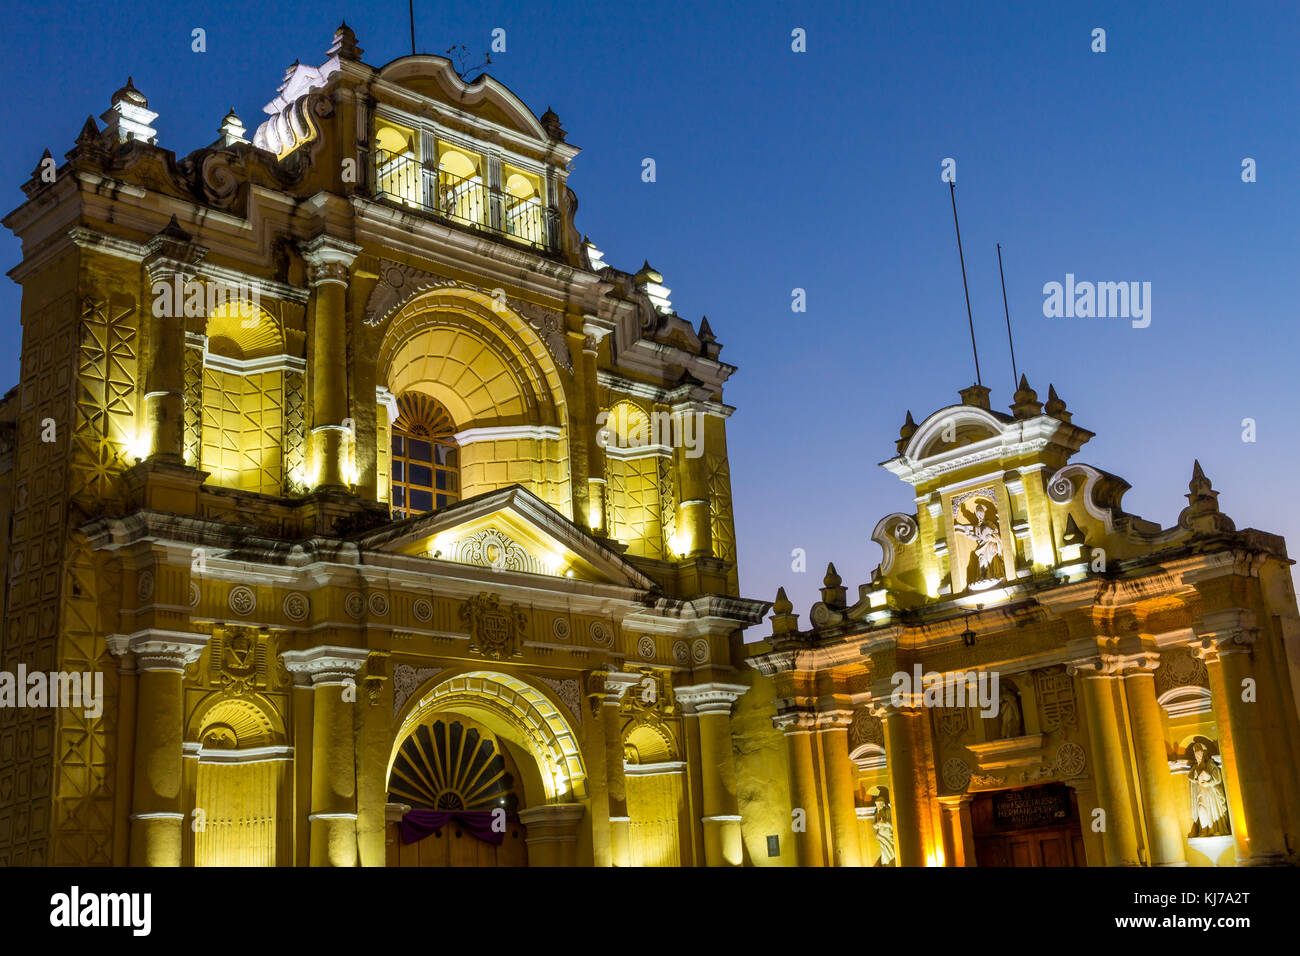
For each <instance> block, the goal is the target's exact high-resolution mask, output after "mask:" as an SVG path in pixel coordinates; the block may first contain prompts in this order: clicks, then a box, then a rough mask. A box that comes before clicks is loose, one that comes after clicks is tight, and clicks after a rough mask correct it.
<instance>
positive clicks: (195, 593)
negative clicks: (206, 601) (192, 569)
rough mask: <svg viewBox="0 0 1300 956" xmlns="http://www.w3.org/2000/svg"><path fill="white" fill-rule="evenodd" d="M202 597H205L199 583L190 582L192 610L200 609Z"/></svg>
mask: <svg viewBox="0 0 1300 956" xmlns="http://www.w3.org/2000/svg"><path fill="white" fill-rule="evenodd" d="M202 597H203V591H202V589H201V588H200V587H199V582H198V581H191V582H190V607H192V608H194V607H198V606H199V601H200V600H201V599H202Z"/></svg>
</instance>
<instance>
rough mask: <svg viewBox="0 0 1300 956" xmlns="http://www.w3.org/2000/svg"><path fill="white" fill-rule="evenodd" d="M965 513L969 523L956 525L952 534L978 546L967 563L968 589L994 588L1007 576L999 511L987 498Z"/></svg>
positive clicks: (965, 508) (966, 507)
mask: <svg viewBox="0 0 1300 956" xmlns="http://www.w3.org/2000/svg"><path fill="white" fill-rule="evenodd" d="M961 513H962V516H963V517H965V518H966V523H965V524H960V523H955V524H953V526H952V530H953V531H955V532H956V533H957V534H960V535H962V536H964V537H967V538H970V539H971V542H972V543H973V545H974V546H973V547H972V548H971V552H970V558H969V559H968V560H967V562H966V586H967V587H973V588H979V587H990V586H991V585H993V584H996V583H997V582H998V581H1001V580H1002V579H1003V578H1005V577H1006V576H1007V569H1006V562H1005V561H1004V560H1003V557H1002V531H1001V529H1000V528H999V526H998V510H997V508H996V507H995V506H994V504H993V502H992V501H990V500H988V499H987V498H975V499H973V500H972V501H971V503H970V505H965V504H963V505H962V506H961Z"/></svg>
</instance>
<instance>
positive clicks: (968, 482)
mask: <svg viewBox="0 0 1300 956" xmlns="http://www.w3.org/2000/svg"><path fill="white" fill-rule="evenodd" d="M1072 419H1073V415H1072V413H1071V412H1070V411H1069V410H1068V409H1067V408H1066V405H1065V403H1064V402H1063V401H1062V400H1061V399H1060V398H1059V397H1058V396H1057V394H1056V392H1055V390H1054V389H1051V390H1049V393H1048V400H1047V402H1046V403H1045V404H1044V403H1043V402H1040V401H1039V398H1038V395H1037V393H1036V392H1035V391H1034V390H1033V389H1031V388H1030V386H1029V384H1028V382H1027V381H1026V380H1025V379H1024V378H1021V380H1020V387H1019V389H1018V390H1017V391H1016V393H1015V395H1014V402H1013V404H1012V406H1011V414H1009V415H1008V414H1005V413H1001V412H996V411H993V410H992V409H991V407H990V401H989V390H988V389H987V388H984V387H981V386H978V385H973V386H971V387H969V388H967V389H964V390H962V392H961V402H960V403H959V404H955V405H952V406H949V407H947V408H943V409H940V410H939V411H937V412H935V413H934V414H932V415H930V416H929V417H928V418H926V419H925V420H924V421H923V422H921V423H920V424H919V425H918V424H916V423H915V422H914V421H913V419H912V416H911V413H910V412H909V413H908V415H907V420H906V422H905V424H904V425H903V428H902V430H901V432H900V437H899V440H898V445H897V448H896V452H897V453H896V455H895V457H893V458H891V459H889V460H888V461H885V462H884V463H883V465H884V467H885V468H887V469H888V470H889V471H890V472H892V473H893V474H895V475H897V476H898V477H899V478H901V479H902V480H903V481H904V482H906V483H907V484H909V485H910V486H911V487H912V489H913V496H914V500H915V504H916V510H915V511H906V512H896V513H894V514H890V515H886V516H885V517H883V518H881V519H880V521H879V523H878V524H877V525H876V527H875V531H874V532H873V534H872V540H873V541H875V542H876V543H877V544H879V545H880V548H881V550H882V552H883V555H884V559H883V561H882V562H881V564H880V566H879V567H878V568H877V569H876V572H875V574H874V576H873V578H872V580H871V581H870V582H868V583H865V584H863V585H862V586H861V587H860V588H859V590H858V594H857V599H856V600H855V601H852V602H850V600H849V598H848V592H847V589H846V588H845V587H844V586H843V582H842V581H841V579H840V577H839V575H838V574H837V573H836V571H835V567H834V565H833V564H832V565H831V566H830V568H829V569H828V570H827V573H826V578H825V580H824V582H823V583H824V587H823V588H822V591H821V597H822V599H821V601H819V602H818V603H817V604H815V605H814V606H813V607H812V609H811V611H810V614H809V618H810V622H809V623H810V624H811V626H810V627H809V628H806V629H802V628H800V626H799V622H798V619H797V615H795V614H794V613H793V611H794V608H793V607H792V605H791V603H790V602H789V601H788V600H787V599H786V597H785V594H784V592H783V591H782V593H780V594H778V595H777V599H776V603H775V605H774V608H773V610H774V614H773V617H772V633H771V635H770V636H768V637H767V638H765V639H764V641H763V642H761V643H759V644H757V645H750V653H751V656H750V658H749V662H750V664H751V665H752V666H753V667H755V668H756V669H757V670H758V671H759V672H761V673H762V674H763V675H764V676H765V677H766V678H767V679H768V680H770V681H771V682H772V684H773V688H774V689H773V690H772V691H771V693H772V697H773V700H772V707H773V709H774V711H775V717H774V720H775V723H776V724H777V725H778V726H779V727H780V728H781V730H782V733H783V734H784V737H785V744H786V765H787V767H788V771H789V772H788V779H789V781H790V783H789V787H790V789H789V806H790V808H791V813H792V814H794V816H795V818H796V819H798V820H799V821H800V823H801V825H802V831H801V832H799V833H797V834H795V835H794V837H795V844H796V852H797V856H798V861H799V863H800V864H802V865H808V866H823V865H836V866H858V865H874V866H882V865H884V866H890V865H893V866H976V865H978V866H1085V865H1086V866H1185V865H1193V866H1216V865H1217V866H1232V865H1243V866H1245V865H1280V864H1291V865H1294V864H1295V863H1296V862H1297V857H1296V852H1297V849H1298V848H1300V763H1298V761H1297V759H1296V758H1297V754H1300V746H1298V745H1300V725H1298V723H1297V710H1296V696H1295V686H1296V680H1297V675H1298V674H1300V617H1298V616H1297V612H1296V600H1295V593H1294V590H1293V586H1292V583H1291V572H1290V565H1291V562H1290V561H1289V560H1288V559H1287V556H1286V549H1285V545H1284V542H1283V541H1282V539H1281V538H1279V537H1277V536H1275V535H1271V534H1267V533H1264V532H1261V531H1255V530H1253V529H1246V530H1238V529H1237V528H1236V526H1235V524H1234V523H1233V521H1232V520H1231V519H1230V518H1229V517H1228V516H1227V515H1225V514H1223V513H1222V512H1221V511H1220V509H1219V506H1218V501H1217V498H1218V493H1217V492H1215V491H1214V490H1213V488H1212V486H1211V483H1210V481H1209V479H1207V478H1206V476H1205V474H1204V473H1203V471H1202V469H1201V467H1200V464H1199V463H1197V464H1196V465H1195V466H1194V468H1193V474H1192V479H1191V482H1190V485H1189V493H1188V495H1187V499H1188V504H1187V506H1186V507H1185V508H1184V509H1183V510H1182V512H1181V514H1180V515H1179V518H1178V521H1177V523H1176V524H1175V525H1174V526H1172V527H1169V528H1162V527H1160V526H1159V525H1158V524H1155V523H1153V522H1150V521H1146V520H1143V519H1142V518H1139V517H1137V516H1135V515H1131V514H1128V513H1126V512H1125V511H1124V510H1123V509H1122V507H1121V499H1122V496H1123V494H1124V492H1125V491H1126V490H1127V489H1128V487H1129V486H1128V484H1127V483H1126V482H1125V481H1124V480H1123V479H1121V478H1119V477H1117V476H1115V475H1112V474H1109V473H1107V472H1105V471H1102V470H1101V469H1099V468H1095V467H1093V466H1091V465H1088V464H1084V463H1082V462H1080V461H1076V460H1074V459H1075V455H1076V453H1077V452H1078V451H1079V449H1080V448H1081V447H1082V446H1083V444H1084V443H1085V442H1087V441H1088V440H1089V439H1090V438H1091V437H1092V434H1093V433H1092V432H1090V431H1087V430H1086V429H1084V428H1082V427H1080V426H1079V425H1076V424H1074V422H1073V420H1072ZM763 692H766V687H764V688H763V689H762V690H760V693H763ZM741 812H742V814H744V813H745V812H746V807H745V806H744V804H742V806H741Z"/></svg>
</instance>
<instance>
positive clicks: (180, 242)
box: [136, 216, 208, 465]
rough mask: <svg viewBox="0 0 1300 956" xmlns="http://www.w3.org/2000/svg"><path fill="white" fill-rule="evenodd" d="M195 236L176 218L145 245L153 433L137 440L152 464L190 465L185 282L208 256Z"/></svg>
mask: <svg viewBox="0 0 1300 956" xmlns="http://www.w3.org/2000/svg"><path fill="white" fill-rule="evenodd" d="M192 238H193V237H192V236H191V235H190V234H189V233H187V232H186V231H185V230H184V229H182V228H181V227H180V225H179V224H178V223H177V222H176V217H175V216H173V217H172V220H171V222H170V223H169V224H168V225H167V227H166V228H165V229H163V230H162V232H160V233H158V235H156V236H154V237H153V238H152V239H150V240H149V241H148V242H147V243H145V247H144V267H145V271H146V272H147V273H148V278H149V286H150V287H149V294H148V295H147V296H146V297H145V301H144V302H143V304H142V308H141V310H140V311H141V312H142V313H143V315H144V317H145V321H146V323H147V332H148V341H147V343H146V346H147V347H146V351H145V353H144V362H143V367H142V369H141V373H142V374H141V378H143V380H144V400H143V402H142V408H141V411H142V413H143V414H142V415H141V416H140V417H141V418H142V419H143V420H144V422H145V423H146V424H145V428H146V430H147V431H146V433H144V434H139V435H137V436H136V440H137V442H138V443H139V444H140V445H141V447H142V448H146V449H147V455H146V456H145V457H146V458H148V459H149V460H154V459H158V460H161V461H166V462H170V463H173V464H184V462H185V299H186V295H185V283H186V282H187V281H188V280H191V279H193V277H194V275H195V273H196V272H197V270H198V268H199V265H200V264H201V263H202V262H203V258H204V256H206V255H207V252H208V250H207V249H206V248H205V247H203V246H200V245H197V244H196V243H193V242H191V241H190V240H191V239H192ZM195 464H196V465H197V462H196V463H195Z"/></svg>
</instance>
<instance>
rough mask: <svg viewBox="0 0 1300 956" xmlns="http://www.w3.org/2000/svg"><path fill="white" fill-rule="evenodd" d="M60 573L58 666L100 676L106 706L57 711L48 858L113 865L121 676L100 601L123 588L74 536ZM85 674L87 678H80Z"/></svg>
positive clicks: (59, 861) (63, 862)
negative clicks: (109, 647) (106, 577)
mask: <svg viewBox="0 0 1300 956" xmlns="http://www.w3.org/2000/svg"><path fill="white" fill-rule="evenodd" d="M69 547H70V554H69V558H68V562H67V568H66V572H65V590H64V593H65V595H66V599H65V601H64V607H63V628H62V641H61V642H60V644H59V664H58V667H59V670H61V671H65V672H72V673H78V674H82V675H87V674H93V673H95V672H97V671H98V672H100V673H102V674H103V682H104V683H103V693H104V700H103V708H102V710H101V712H100V713H99V714H98V715H97V716H88V715H87V714H86V708H83V707H65V708H62V709H60V710H59V711H58V747H57V754H58V757H57V765H56V767H55V800H54V807H53V817H54V820H53V825H54V841H53V847H52V849H51V858H52V859H51V862H53V863H55V864H57V865H60V866H106V865H110V864H112V862H113V767H114V761H113V755H114V753H115V751H116V737H115V736H114V734H112V733H111V732H110V731H111V729H112V728H113V727H114V726H115V724H116V718H117V688H118V673H117V667H116V661H115V660H114V659H113V658H112V657H111V656H110V655H109V654H108V653H107V650H106V648H105V646H104V641H103V638H102V637H101V636H100V635H101V633H102V631H103V628H101V627H100V626H99V622H98V613H99V603H100V602H99V598H100V597H101V596H102V595H104V594H106V593H117V592H118V591H119V590H120V587H119V584H120V582H118V581H117V580H115V579H111V580H104V579H103V575H102V574H97V573H96V566H95V561H94V558H93V555H92V554H91V552H90V549H89V547H88V545H87V542H86V540H85V539H84V538H83V537H82V536H81V535H79V534H77V535H74V537H73V539H72V541H71V542H70V545H69ZM83 679H84V676H83Z"/></svg>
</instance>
